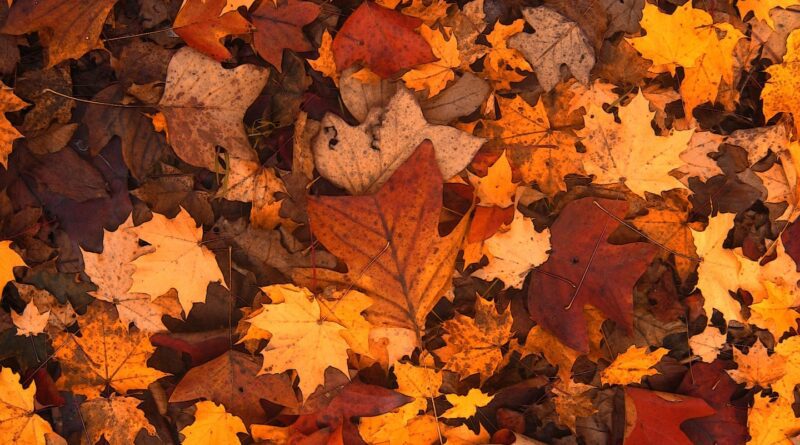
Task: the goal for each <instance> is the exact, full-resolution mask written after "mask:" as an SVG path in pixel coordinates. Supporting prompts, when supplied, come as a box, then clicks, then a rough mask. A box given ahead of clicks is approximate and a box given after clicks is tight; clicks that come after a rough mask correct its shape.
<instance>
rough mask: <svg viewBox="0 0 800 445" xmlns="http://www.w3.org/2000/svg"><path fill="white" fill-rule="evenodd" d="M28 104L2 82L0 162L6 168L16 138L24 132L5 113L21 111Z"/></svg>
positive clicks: (0, 86) (0, 84)
mask: <svg viewBox="0 0 800 445" xmlns="http://www.w3.org/2000/svg"><path fill="white" fill-rule="evenodd" d="M27 106H28V104H27V103H26V102H25V101H23V100H22V99H20V98H18V97H17V96H15V95H14V91H13V90H12V89H11V88H9V87H7V86H6V85H5V84H4V83H3V82H0V164H2V165H3V166H4V167H6V168H8V155H9V154H11V147H12V145H13V143H14V140H15V139H19V138H21V137H22V134H21V133H20V132H19V131H17V129H16V128H14V127H13V126H12V125H11V122H9V121H8V119H7V118H6V116H5V113H10V112H12V111H19V110H21V109H23V108H25V107H27Z"/></svg>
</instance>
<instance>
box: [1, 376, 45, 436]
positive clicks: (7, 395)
mask: <svg viewBox="0 0 800 445" xmlns="http://www.w3.org/2000/svg"><path fill="white" fill-rule="evenodd" d="M35 394H36V383H31V384H30V386H28V387H27V388H23V387H22V383H21V382H20V378H19V375H17V374H16V373H15V372H14V371H12V370H11V369H10V368H0V429H2V436H0V441H2V443H4V444H9V445H10V444H15V443H23V444H36V445H43V444H45V443H46V438H47V435H48V433H50V434H52V433H53V428H52V427H51V426H50V424H49V423H47V421H45V420H44V419H42V418H41V417H39V415H38V414H36V411H35V409H34V395H35Z"/></svg>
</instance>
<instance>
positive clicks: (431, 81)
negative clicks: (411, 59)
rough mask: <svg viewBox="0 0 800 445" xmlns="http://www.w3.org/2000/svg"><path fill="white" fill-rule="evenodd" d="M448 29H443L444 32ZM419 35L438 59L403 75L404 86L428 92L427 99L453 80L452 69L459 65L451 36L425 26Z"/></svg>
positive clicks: (453, 39) (454, 43) (455, 42)
mask: <svg viewBox="0 0 800 445" xmlns="http://www.w3.org/2000/svg"><path fill="white" fill-rule="evenodd" d="M447 30H448V29H447V28H445V31H447ZM420 34H421V35H422V37H423V38H424V39H425V40H426V41H427V42H428V44H430V46H431V51H433V55H434V56H436V57H438V58H439V60H437V61H436V62H431V63H425V64H422V65H419V66H417V67H415V68H414V69H412V70H410V71H408V72H407V73H405V74H403V77H402V79H403V81H404V82H405V84H406V86H407V87H409V88H412V89H414V90H416V91H424V90H427V91H428V97H433V96H436V95H437V94H439V92H441V91H442V90H443V89H444V87H446V86H447V83H448V82H450V81H451V80H453V79H455V77H456V75H455V73H454V72H453V68H457V67H459V66H460V65H461V58H460V56H459V54H458V40H457V39H456V37H455V36H453V35H449V36H447V35H445V33H444V32H442V31H440V30H437V31H434V30H433V29H431V28H429V27H428V26H427V25H422V27H420Z"/></svg>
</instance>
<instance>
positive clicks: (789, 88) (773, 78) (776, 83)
mask: <svg viewBox="0 0 800 445" xmlns="http://www.w3.org/2000/svg"><path fill="white" fill-rule="evenodd" d="M798 62H800V31H793V32H792V33H791V34H789V37H788V38H787V40H786V55H784V56H783V61H782V62H781V63H780V64H775V65H772V66H770V67H768V68H767V69H766V70H765V71H766V72H767V74H769V76H770V77H769V80H768V81H767V83H766V85H764V89H762V90H761V100H762V101H763V102H764V107H763V108H764V118H765V119H771V118H772V117H773V116H775V115H776V114H778V113H780V112H788V113H792V115H793V116H794V115H796V116H800V102H798V101H797V99H796V97H795V95H794V94H792V92H793V91H797V88H798V87H800V84H799V83H798V78H799V76H798V66H800V64H798ZM794 126H795V130H797V129H799V128H800V118H798V119H795V124H794Z"/></svg>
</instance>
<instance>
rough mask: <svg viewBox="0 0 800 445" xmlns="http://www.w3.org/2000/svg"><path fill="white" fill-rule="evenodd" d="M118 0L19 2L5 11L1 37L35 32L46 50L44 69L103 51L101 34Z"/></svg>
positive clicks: (36, 0) (28, 0)
mask: <svg viewBox="0 0 800 445" xmlns="http://www.w3.org/2000/svg"><path fill="white" fill-rule="evenodd" d="M115 3H117V0H86V1H82V2H80V3H75V2H72V1H69V0H20V1H15V2H14V4H13V5H11V9H10V10H9V11H8V17H7V18H6V22H5V25H3V27H2V28H0V32H2V33H3V34H12V35H22V34H28V33H32V32H37V33H38V34H39V38H40V39H41V41H42V44H43V45H44V46H45V47H47V59H46V60H47V67H48V68H50V67H52V66H55V65H57V64H58V63H60V62H62V61H64V60H67V59H78V58H80V57H81V56H83V55H84V54H86V53H87V52H89V51H91V50H93V49H95V48H103V44H102V43H101V41H100V32H101V31H102V30H103V23H105V21H106V17H108V13H109V12H110V11H111V8H113V7H114V4H115Z"/></svg>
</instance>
